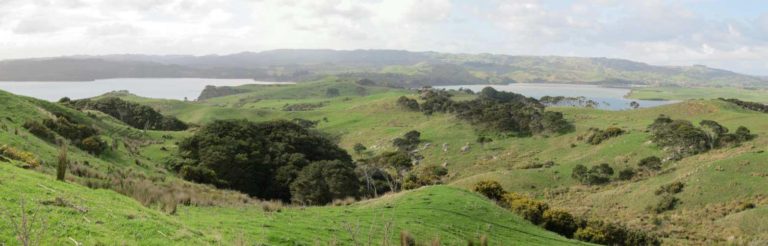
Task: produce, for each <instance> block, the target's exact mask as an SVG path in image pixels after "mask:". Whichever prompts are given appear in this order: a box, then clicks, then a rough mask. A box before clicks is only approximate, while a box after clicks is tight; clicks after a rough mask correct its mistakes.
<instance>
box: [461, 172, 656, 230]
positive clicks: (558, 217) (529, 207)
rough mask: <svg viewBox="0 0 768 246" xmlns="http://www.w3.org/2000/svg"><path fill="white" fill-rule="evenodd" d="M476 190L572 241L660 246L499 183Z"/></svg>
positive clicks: (479, 185)
mask: <svg viewBox="0 0 768 246" xmlns="http://www.w3.org/2000/svg"><path fill="white" fill-rule="evenodd" d="M473 190H474V191H476V192H478V193H480V194H483V195H484V196H486V197H488V198H490V199H493V200H496V201H497V202H499V204H501V205H502V206H504V207H506V208H508V209H509V210H510V211H512V212H514V213H516V214H518V215H519V216H520V217H523V218H524V219H526V220H528V221H530V222H531V223H533V224H536V225H539V226H541V227H543V228H544V229H547V230H549V231H552V232H556V233H558V234H560V235H563V236H565V237H568V238H573V239H578V240H581V241H585V242H590V243H596V244H603V245H660V244H661V241H660V240H659V239H658V237H657V236H655V235H651V234H648V233H646V232H643V231H639V230H633V229H630V228H628V227H626V226H623V225H621V224H616V223H607V222H604V221H600V220H594V219H584V218H578V217H576V216H573V215H572V214H570V213H568V212H566V211H563V210H559V209H555V208H552V207H550V206H549V204H547V203H545V202H542V201H537V200H535V199H532V198H530V197H527V196H524V195H521V194H517V193H514V192H507V191H505V190H504V189H503V188H502V187H501V185H500V184H499V183H498V182H496V181H481V182H478V183H477V184H475V185H474V187H473Z"/></svg>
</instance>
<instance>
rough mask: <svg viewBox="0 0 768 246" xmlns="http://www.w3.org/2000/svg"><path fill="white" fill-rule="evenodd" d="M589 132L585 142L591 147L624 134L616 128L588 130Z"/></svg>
mask: <svg viewBox="0 0 768 246" xmlns="http://www.w3.org/2000/svg"><path fill="white" fill-rule="evenodd" d="M589 130H590V131H589V134H588V135H587V137H586V142H587V143H589V144H592V145H598V144H600V143H602V142H603V141H605V140H607V139H609V138H612V137H617V136H619V135H621V134H624V130H622V129H621V128H617V127H608V128H606V129H605V130H600V129H597V128H590V129H589Z"/></svg>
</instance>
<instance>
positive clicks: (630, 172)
mask: <svg viewBox="0 0 768 246" xmlns="http://www.w3.org/2000/svg"><path fill="white" fill-rule="evenodd" d="M633 177H635V169H633V168H631V167H628V168H624V169H623V170H621V171H619V180H630V179H632V178H633Z"/></svg>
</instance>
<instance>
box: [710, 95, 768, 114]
mask: <svg viewBox="0 0 768 246" xmlns="http://www.w3.org/2000/svg"><path fill="white" fill-rule="evenodd" d="M720 100H723V101H726V102H730V103H733V104H736V105H738V106H739V107H742V108H745V109H749V110H753V111H757V112H763V113H768V105H765V104H762V103H757V102H748V101H742V100H739V99H736V98H729V99H725V98H720Z"/></svg>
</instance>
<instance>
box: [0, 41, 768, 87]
mask: <svg viewBox="0 0 768 246" xmlns="http://www.w3.org/2000/svg"><path fill="white" fill-rule="evenodd" d="M327 75H337V76H343V77H357V78H369V79H371V80H374V81H376V82H379V83H384V84H388V85H396V86H405V87H417V86H423V85H457V84H484V83H495V84H500V83H514V82H526V83H583V84H603V85H628V84H643V85H667V86H670V85H673V86H735V87H768V79H766V78H765V77H757V76H750V75H744V74H738V73H735V72H731V71H727V70H722V69H716V68H709V67H706V66H702V65H694V66H654V65H649V64H646V63H641V62H635V61H630V60H624V59H612V58H588V57H561V56H511V55H495V54H449V53H438V52H410V51H402V50H290V49H284V50H270V51H263V52H243V53H236V54H229V55H205V56H189V55H135V54H123V55H103V56H68V57H52V58H35V59H21V60H6V61H0V81H90V80H96V79H109V78H126V77H132V78H149V77H152V78H192V77H194V78H251V79H255V80H267V81H304V80H310V79H314V78H317V77H321V76H327Z"/></svg>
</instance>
